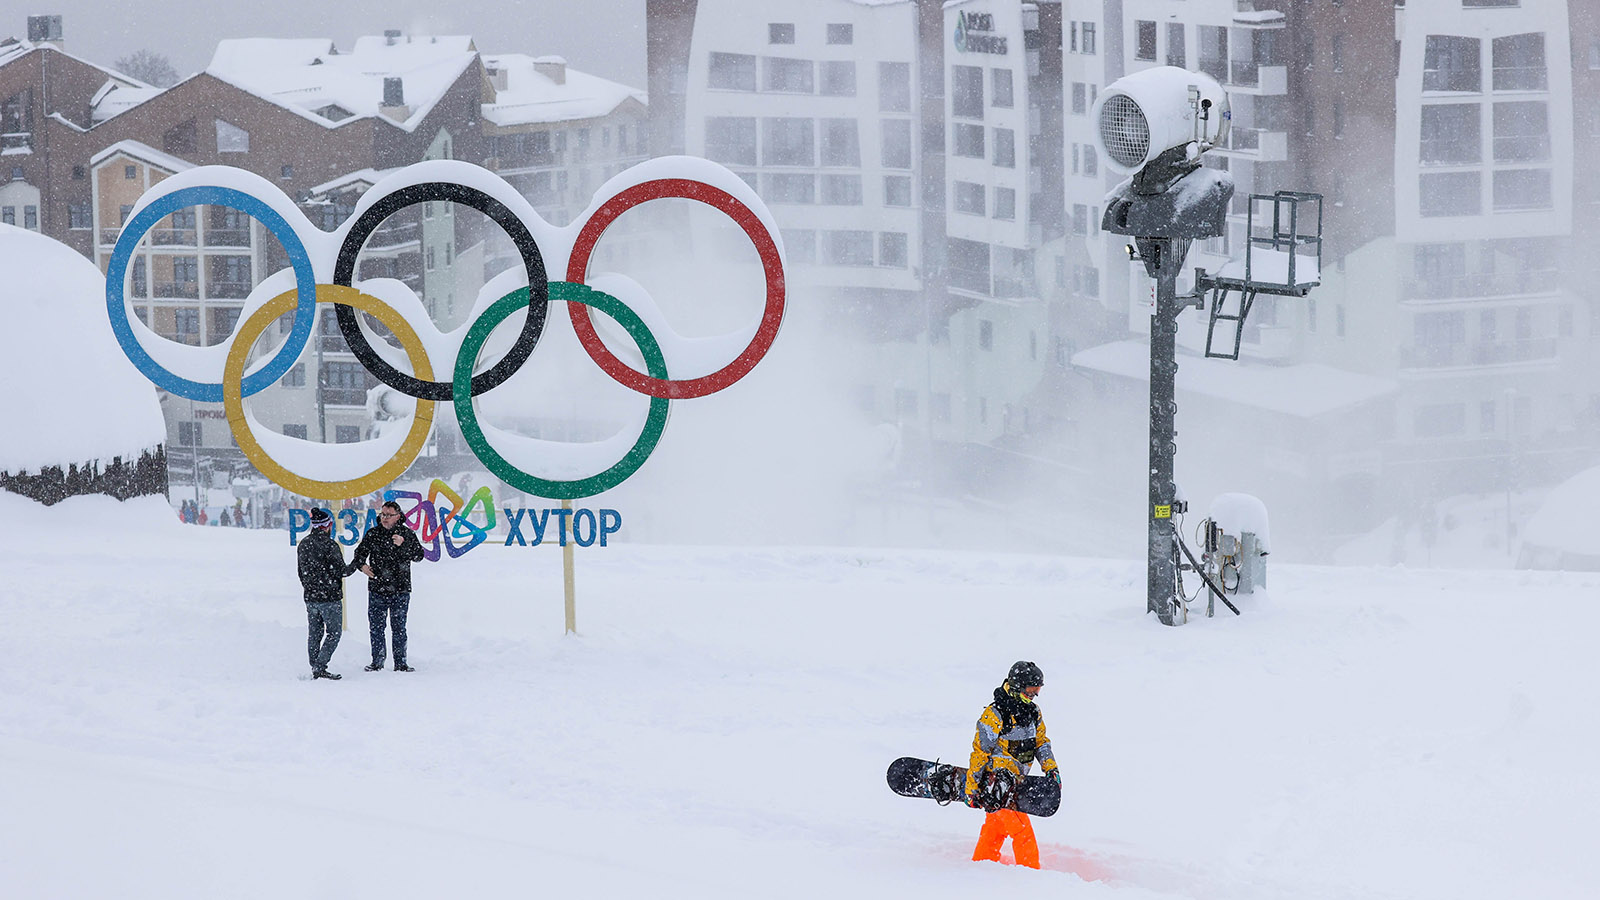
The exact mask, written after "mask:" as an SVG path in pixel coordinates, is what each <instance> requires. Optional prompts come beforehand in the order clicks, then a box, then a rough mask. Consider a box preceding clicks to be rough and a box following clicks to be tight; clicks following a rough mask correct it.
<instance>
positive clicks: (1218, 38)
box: [1195, 25, 1228, 84]
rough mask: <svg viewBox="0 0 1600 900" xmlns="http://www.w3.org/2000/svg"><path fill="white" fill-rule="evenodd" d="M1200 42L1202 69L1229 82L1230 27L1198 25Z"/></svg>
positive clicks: (1196, 29)
mask: <svg viewBox="0 0 1600 900" xmlns="http://www.w3.org/2000/svg"><path fill="white" fill-rule="evenodd" d="M1195 35H1196V37H1197V38H1198V39H1199V42H1200V71H1202V72H1204V73H1206V74H1207V75H1210V76H1211V77H1212V78H1215V79H1216V80H1218V81H1220V82H1222V83H1223V84H1227V83H1228V29H1227V28H1226V27H1224V26H1222V25H1196V26H1195Z"/></svg>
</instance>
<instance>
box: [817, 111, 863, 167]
mask: <svg viewBox="0 0 1600 900" xmlns="http://www.w3.org/2000/svg"><path fill="white" fill-rule="evenodd" d="M821 127H822V164H823V165H825V166H857V167H859V166H860V165H861V137H860V134H859V133H858V132H857V131H856V120H855V119H823V120H821Z"/></svg>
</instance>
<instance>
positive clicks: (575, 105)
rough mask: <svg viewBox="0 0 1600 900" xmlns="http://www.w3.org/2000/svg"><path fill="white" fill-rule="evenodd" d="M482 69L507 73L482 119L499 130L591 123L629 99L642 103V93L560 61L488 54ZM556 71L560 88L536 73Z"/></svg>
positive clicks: (644, 96)
mask: <svg viewBox="0 0 1600 900" xmlns="http://www.w3.org/2000/svg"><path fill="white" fill-rule="evenodd" d="M483 65H484V68H486V69H488V70H491V71H496V72H503V73H504V74H505V87H504V88H503V89H499V90H497V91H496V93H495V99H494V102H493V103H485V104H484V105H483V117H484V118H485V119H487V120H488V121H489V122H490V123H491V124H494V125H499V126H501V127H507V126H513V125H529V124H539V123H545V122H564V121H570V120H573V119H594V118H598V117H600V116H604V115H607V114H609V113H611V112H612V111H613V110H615V109H616V108H617V107H618V106H621V105H622V104H623V103H625V102H626V101H628V100H630V99H631V100H634V101H637V102H638V103H640V104H643V103H645V102H646V95H645V92H644V91H641V90H638V89H637V88H631V87H628V86H627V85H625V84H618V83H617V82H615V81H610V80H607V79H605V78H601V77H600V76H598V75H590V74H589V73H587V72H580V71H578V70H577V69H574V68H572V67H570V66H568V65H567V61H566V60H565V59H562V58H561V57H559V56H539V57H533V56H528V55H526V54H522V53H496V54H486V55H485V56H484V57H483ZM555 67H560V68H561V70H562V71H564V73H565V76H564V82H563V83H561V84H557V83H556V80H555V79H554V78H551V77H550V76H549V75H547V74H545V73H544V72H541V71H539V70H540V69H541V68H543V69H545V70H546V71H549V70H551V69H553V68H555Z"/></svg>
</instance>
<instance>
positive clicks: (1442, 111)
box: [1421, 103, 1483, 165]
mask: <svg viewBox="0 0 1600 900" xmlns="http://www.w3.org/2000/svg"><path fill="white" fill-rule="evenodd" d="M1479 109H1480V107H1479V105H1478V104H1476V103H1447V104H1441V105H1437V106H1424V107H1422V160H1421V161H1422V163H1423V165H1464V164H1468V163H1476V162H1479V161H1480V160H1481V159H1482V157H1483V152H1482V149H1481V148H1482V143H1483V142H1482V140H1481V139H1480V137H1479V126H1478V120H1479Z"/></svg>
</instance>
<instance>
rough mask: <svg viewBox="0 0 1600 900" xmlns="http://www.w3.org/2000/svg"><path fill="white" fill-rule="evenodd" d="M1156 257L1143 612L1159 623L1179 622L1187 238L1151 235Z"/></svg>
mask: <svg viewBox="0 0 1600 900" xmlns="http://www.w3.org/2000/svg"><path fill="white" fill-rule="evenodd" d="M1146 246H1147V247H1148V248H1149V251H1148V252H1150V253H1153V254H1154V255H1155V256H1156V257H1157V259H1156V263H1157V268H1156V306H1155V310H1154V314H1153V315H1152V316H1151V319H1150V490H1149V506H1148V510H1147V512H1148V514H1149V516H1150V528H1149V532H1150V555H1149V560H1148V566H1147V569H1146V581H1145V587H1146V596H1147V598H1148V603H1147V606H1146V609H1147V611H1149V612H1154V613H1155V614H1156V616H1157V617H1158V618H1160V620H1161V624H1163V625H1178V624H1181V623H1180V622H1179V621H1178V618H1177V606H1178V543H1177V534H1176V531H1175V529H1174V528H1173V525H1172V513H1173V510H1172V504H1173V500H1174V499H1175V498H1176V497H1177V494H1178V487H1177V484H1176V483H1175V482H1174V481H1173V475H1172V468H1173V460H1174V458H1175V457H1176V456H1177V454H1178V445H1177V443H1176V440H1175V438H1176V437H1177V434H1178V430H1177V415H1178V404H1177V401H1176V400H1175V399H1174V397H1175V395H1176V392H1177V377H1178V360H1177V344H1178V340H1177V338H1178V314H1179V313H1181V312H1182V311H1183V309H1184V307H1182V306H1179V305H1178V270H1179V269H1180V268H1181V267H1182V266H1183V258H1184V257H1185V256H1187V255H1188V252H1189V242H1188V241H1187V240H1174V239H1172V238H1153V239H1150V240H1149V242H1148V244H1147V245H1146Z"/></svg>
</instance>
